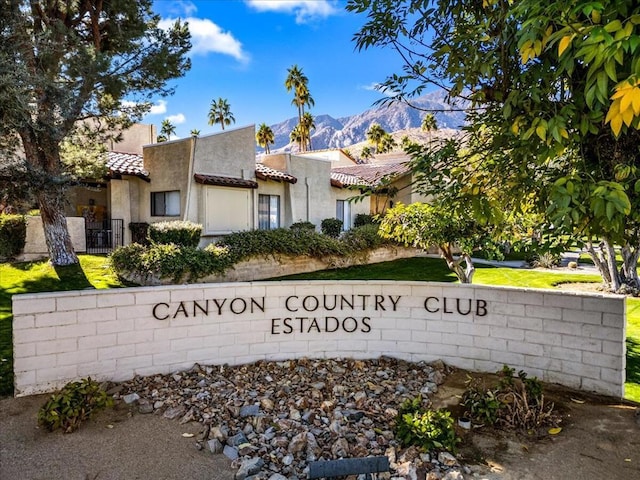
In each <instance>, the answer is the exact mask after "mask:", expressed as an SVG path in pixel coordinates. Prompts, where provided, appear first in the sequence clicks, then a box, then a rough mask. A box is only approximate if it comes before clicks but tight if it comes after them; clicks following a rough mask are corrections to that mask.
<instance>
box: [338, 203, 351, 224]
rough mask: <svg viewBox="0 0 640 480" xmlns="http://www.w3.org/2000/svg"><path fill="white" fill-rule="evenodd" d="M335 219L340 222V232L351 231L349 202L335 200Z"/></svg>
mask: <svg viewBox="0 0 640 480" xmlns="http://www.w3.org/2000/svg"><path fill="white" fill-rule="evenodd" d="M336 218H337V219H338V220H342V231H343V232H346V231H347V230H351V227H353V222H352V220H351V202H350V201H349V200H336Z"/></svg>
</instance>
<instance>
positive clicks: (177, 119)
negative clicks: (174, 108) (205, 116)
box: [165, 113, 187, 125]
mask: <svg viewBox="0 0 640 480" xmlns="http://www.w3.org/2000/svg"><path fill="white" fill-rule="evenodd" d="M165 120H169V121H170V122H171V123H172V124H173V125H180V124H181V123H184V122H186V121H187V117H185V116H184V113H178V114H176V115H169V116H167V117H165Z"/></svg>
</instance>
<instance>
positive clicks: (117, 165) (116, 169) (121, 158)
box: [107, 152, 149, 178]
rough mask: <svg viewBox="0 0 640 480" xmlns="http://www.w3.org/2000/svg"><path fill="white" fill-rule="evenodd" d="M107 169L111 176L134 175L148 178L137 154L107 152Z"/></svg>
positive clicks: (140, 157)
mask: <svg viewBox="0 0 640 480" xmlns="http://www.w3.org/2000/svg"><path fill="white" fill-rule="evenodd" d="M107 168H108V169H109V172H110V174H111V175H112V176H113V175H134V176H136V177H141V178H149V172H147V171H146V170H145V169H144V165H143V162H142V155H138V154H137V153H122V152H107Z"/></svg>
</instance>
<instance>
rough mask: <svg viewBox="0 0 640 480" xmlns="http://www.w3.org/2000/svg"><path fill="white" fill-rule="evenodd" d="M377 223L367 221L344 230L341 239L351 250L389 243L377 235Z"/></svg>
mask: <svg viewBox="0 0 640 480" xmlns="http://www.w3.org/2000/svg"><path fill="white" fill-rule="evenodd" d="M379 228H380V227H379V225H378V224H376V223H368V224H366V225H362V226H361V227H357V228H352V229H351V230H348V231H346V232H344V235H343V236H342V241H343V242H344V243H346V244H347V245H348V246H349V247H350V248H351V249H353V250H370V249H373V248H379V247H381V246H383V245H388V244H389V243H391V241H390V240H387V239H384V238H382V237H381V236H380V235H378V230H379Z"/></svg>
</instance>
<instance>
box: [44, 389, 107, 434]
mask: <svg viewBox="0 0 640 480" xmlns="http://www.w3.org/2000/svg"><path fill="white" fill-rule="evenodd" d="M112 405H113V399H112V398H111V397H110V396H109V395H107V392H105V391H104V390H103V389H102V388H101V387H100V384H99V383H98V382H96V381H95V380H92V379H91V378H90V377H89V378H85V379H82V380H81V381H79V382H71V383H67V384H66V385H65V386H64V387H63V388H62V389H61V390H60V391H59V392H57V393H55V394H53V395H51V397H50V398H49V400H47V402H46V403H45V404H44V405H43V406H42V407H41V408H40V410H38V425H41V426H43V427H45V428H46V429H47V430H49V431H50V432H52V431H54V430H57V429H58V428H61V429H62V431H63V432H64V433H71V432H74V431H75V430H77V429H78V428H79V427H80V424H81V423H82V422H83V421H85V420H87V419H88V418H90V417H91V415H93V413H95V412H97V411H99V410H103V409H105V408H107V407H110V406H112Z"/></svg>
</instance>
